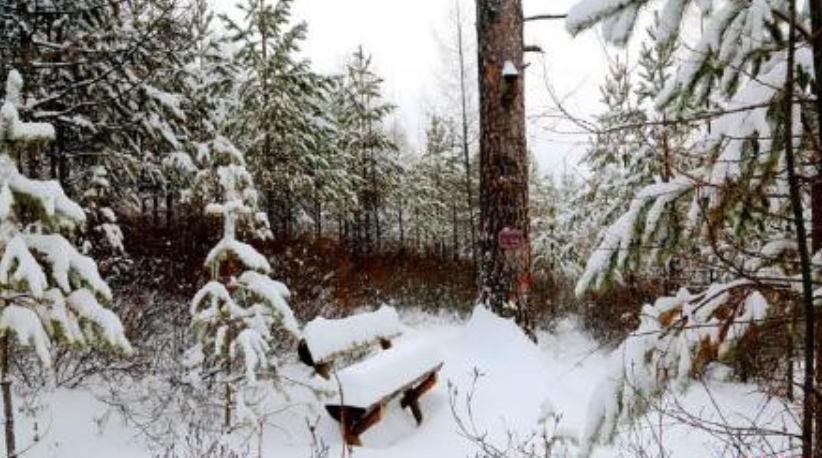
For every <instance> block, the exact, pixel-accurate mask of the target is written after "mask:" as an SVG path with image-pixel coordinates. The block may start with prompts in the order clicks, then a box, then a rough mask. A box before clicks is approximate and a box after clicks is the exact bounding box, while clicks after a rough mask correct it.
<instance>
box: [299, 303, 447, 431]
mask: <svg viewBox="0 0 822 458" xmlns="http://www.w3.org/2000/svg"><path fill="white" fill-rule="evenodd" d="M401 334H402V325H401V323H400V321H399V318H398V317H397V312H396V311H395V310H394V309H393V308H391V307H382V308H380V309H379V310H378V311H376V312H372V313H365V314H360V315H355V316H351V317H348V318H343V319H339V320H327V319H324V318H318V319H316V320H314V321H312V322H310V323H308V324H307V325H306V327H305V329H304V331H303V340H302V342H300V348H299V354H300V360H301V361H303V362H304V363H306V364H308V365H310V366H313V367H314V369H315V372H316V373H317V374H319V375H320V376H322V377H324V378H326V379H328V378H330V375H331V374H330V370H331V369H332V368H333V364H334V362H335V360H337V359H340V358H342V357H348V356H350V355H352V354H357V353H362V352H363V351H365V350H367V349H369V348H372V347H376V346H377V345H379V346H380V347H382V349H383V350H382V351H380V352H378V353H376V354H374V355H372V356H370V357H367V358H365V359H363V360H361V361H359V362H356V363H354V364H351V365H349V366H347V367H345V368H342V369H339V370H337V371H336V373H335V377H334V379H335V382H336V384H337V387H338V390H339V392H338V393H337V395H336V396H335V398H334V399H332V400H331V401H330V402H329V403H328V404H326V410H328V413H329V414H330V415H331V417H332V418H334V419H335V420H337V421H338V422H340V424H341V426H342V430H343V435H344V439H345V442H346V443H347V444H350V445H359V444H360V439H359V436H360V435H361V434H362V433H363V432H365V431H366V430H367V429H368V428H370V427H371V426H373V425H374V424H376V423H377V422H379V421H380V419H381V418H382V413H383V409H384V408H385V407H386V405H387V404H388V403H389V402H390V401H392V400H393V399H395V398H397V397H400V396H401V399H400V406H402V408H406V407H407V408H410V409H411V413H412V414H413V415H414V419H415V420H416V421H417V424H420V423H421V422H422V411H421V410H420V406H419V398H420V397H421V396H422V395H423V394H424V393H425V392H426V391H428V390H429V389H431V388H432V387H433V386H434V385H435V384H436V382H437V373H438V372H439V370H440V369H441V368H442V364H443V363H442V358H441V357H440V356H439V352H438V351H437V349H436V348H434V347H433V346H431V345H430V344H428V343H427V342H423V341H419V340H416V341H413V340H412V341H407V342H403V343H402V344H399V345H392V344H391V340H392V339H394V338H396V337H398V336H400V335H401Z"/></svg>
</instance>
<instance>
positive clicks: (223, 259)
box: [185, 137, 300, 430]
mask: <svg viewBox="0 0 822 458" xmlns="http://www.w3.org/2000/svg"><path fill="white" fill-rule="evenodd" d="M203 159H204V160H205V161H207V163H208V164H209V165H210V166H211V171H212V176H214V177H216V179H217V183H216V185H217V188H218V189H217V191H218V192H217V194H216V196H215V201H213V202H212V203H210V204H208V206H207V207H206V212H207V213H209V214H212V215H216V216H219V217H221V218H222V220H223V236H222V239H221V240H220V241H219V243H218V244H217V245H216V246H215V247H214V248H213V249H212V250H211V251H210V252H209V254H208V257H207V258H206V263H205V265H206V267H207V269H208V272H209V276H210V278H211V280H210V281H209V282H208V283H207V284H206V285H204V286H203V287H202V288H201V289H200V290H199V291H198V292H197V294H196V295H195V296H194V298H193V300H192V302H191V317H192V323H191V328H192V331H193V334H194V339H195V342H196V343H195V345H194V346H193V347H192V348H191V349H190V350H189V351H188V352H187V353H186V357H185V360H186V365H187V366H189V367H190V368H191V369H192V370H191V372H190V374H189V379H190V380H191V381H192V382H193V383H195V384H198V383H199V382H203V381H204V382H206V383H207V386H209V387H212V388H214V389H216V390H222V402H221V405H222V408H223V425H224V427H225V429H226V430H229V429H230V428H231V427H232V426H234V425H236V424H243V425H246V426H257V425H258V423H257V420H256V419H255V417H254V413H253V410H252V409H251V407H252V406H250V405H248V404H249V403H247V402H246V399H245V393H246V390H247V389H253V388H255V387H256V386H257V381H258V377H260V376H261V375H266V376H272V375H275V369H276V357H275V356H274V354H273V351H274V349H275V347H276V343H277V335H278V333H279V331H280V330H285V331H287V332H288V333H291V334H292V335H294V336H295V337H299V335H300V329H299V326H298V324H297V321H296V319H295V318H294V314H293V312H292V311H291V308H290V307H289V305H288V298H289V291H288V289H287V288H286V286H285V285H284V284H282V283H280V282H279V281H276V280H273V279H271V278H269V277H268V274H269V273H270V272H271V266H270V265H269V263H268V261H267V260H266V258H265V257H264V256H263V255H262V254H260V253H259V252H258V251H257V250H255V249H254V248H253V247H252V246H251V245H248V244H246V243H243V242H241V241H240V240H239V236H240V234H241V232H242V231H243V229H246V231H248V230H249V229H251V230H252V231H258V230H259V229H260V228H262V229H263V230H264V231H267V230H268V228H267V220H266V216H265V214H263V213H260V212H257V211H256V208H257V201H258V196H257V191H256V190H255V188H254V184H253V179H252V177H251V174H250V173H249V172H248V170H247V169H246V163H245V159H244V158H243V156H242V154H241V153H240V152H239V151H238V150H237V149H236V148H234V147H233V146H232V145H231V144H230V143H229V142H227V141H225V139H222V138H219V137H218V138H217V139H215V140H214V141H213V142H211V144H210V145H209V149H208V154H207V156H206V157H204V158H203Z"/></svg>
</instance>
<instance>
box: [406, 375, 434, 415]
mask: <svg viewBox="0 0 822 458" xmlns="http://www.w3.org/2000/svg"><path fill="white" fill-rule="evenodd" d="M436 383H437V373H436V372H432V373H431V374H430V375H429V376H428V377H426V378H425V380H423V381H422V382H421V383H420V384H419V385H417V386H416V387H415V388H411V389H410V390H408V391H406V392H405V393H404V394H403V396H402V399H401V400H400V406H401V407H402V408H403V409H404V408H406V407H409V408H410V409H411V413H412V414H413V415H414V420H416V421H417V425H420V424H421V423H422V410H420V403H419V399H420V397H421V396H422V395H423V394H424V393H425V392H426V391H428V390H430V389H431V388H432V387H433V386H434V385H436Z"/></svg>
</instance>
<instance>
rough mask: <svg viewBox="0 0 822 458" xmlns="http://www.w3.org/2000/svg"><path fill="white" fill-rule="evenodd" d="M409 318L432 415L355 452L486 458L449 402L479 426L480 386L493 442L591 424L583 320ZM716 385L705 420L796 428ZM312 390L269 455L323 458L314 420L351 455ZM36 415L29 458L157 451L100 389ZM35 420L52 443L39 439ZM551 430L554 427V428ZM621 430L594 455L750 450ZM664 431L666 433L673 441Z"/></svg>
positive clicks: (687, 398)
mask: <svg viewBox="0 0 822 458" xmlns="http://www.w3.org/2000/svg"><path fill="white" fill-rule="evenodd" d="M402 319H403V322H404V323H405V324H406V325H408V327H409V329H408V331H407V332H406V335H405V337H403V338H408V339H421V338H422V339H427V340H429V341H431V342H432V344H435V345H436V346H437V347H438V348H439V349H440V350H441V351H442V354H443V356H444V358H445V366H444V367H443V369H442V372H441V377H440V382H439V383H438V384H437V386H436V387H435V388H434V389H433V390H432V391H430V392H429V393H427V394H426V395H425V396H424V397H423V398H422V401H421V406H422V410H423V414H424V416H425V420H424V421H423V423H422V425H421V426H420V427H417V426H416V424H415V422H414V420H413V418H412V416H411V415H410V413H409V412H407V411H402V410H401V409H400V408H399V406H398V405H394V406H393V408H392V409H390V410H389V412H388V415H387V416H386V418H384V419H383V420H382V421H381V422H380V423H378V424H377V425H376V426H375V427H373V428H372V429H371V430H369V431H367V432H366V433H365V434H364V435H363V436H362V440H363V447H360V448H356V449H355V450H354V456H356V457H361V458H371V457H375V458H376V457H380V458H385V457H392V458H405V457H409V458H410V457H467V456H475V453H476V452H477V448H476V446H475V444H473V443H472V442H471V441H469V440H467V439H466V438H465V437H463V435H461V434H460V429H459V428H458V425H457V422H456V420H455V417H454V413H453V412H452V409H451V403H450V402H449V400H450V399H451V398H452V397H453V399H454V400H455V405H456V411H457V414H458V415H459V416H460V418H462V419H463V420H466V423H468V424H470V422H469V421H468V420H470V418H469V415H468V414H467V411H466V396H467V395H468V394H469V393H471V392H472V386H473V397H472V398H471V399H472V401H471V403H470V404H471V407H472V413H473V414H472V416H471V418H473V421H474V424H475V425H476V431H477V432H478V433H485V432H487V433H488V436H487V438H488V440H489V441H491V442H492V443H494V444H496V445H497V446H499V447H502V448H504V447H505V445H506V443H507V440H508V433H509V432H510V433H514V435H515V436H518V437H520V438H524V437H526V436H527V435H528V434H529V433H531V432H533V431H535V430H536V429H537V428H539V427H540V424H539V419H540V417H541V412H543V411H544V409H545V408H546V407H549V406H552V407H553V409H552V410H553V411H554V412H556V413H557V414H558V415H559V416H561V419H560V428H562V430H563V431H566V432H578V431H580V430H582V427H583V425H584V422H585V417H586V411H587V404H588V399H589V398H590V396H591V394H592V391H593V390H594V387H595V385H596V382H597V381H598V379H599V378H600V377H601V376H602V374H603V373H604V368H605V367H606V361H607V350H606V349H601V348H599V347H598V345H597V343H596V342H594V341H593V340H592V339H590V338H588V337H587V336H585V335H584V334H583V333H581V332H580V331H579V330H578V327H577V326H575V324H574V322H573V321H572V320H567V321H563V322H561V323H560V324H559V325H558V326H557V328H556V330H555V331H554V332H552V333H542V335H541V336H540V343H539V345H538V346H537V345H534V344H533V343H531V342H530V341H529V340H528V339H527V338H526V337H525V336H524V335H523V334H522V333H521V332H520V331H519V330H518V329H517V327H516V326H515V325H514V324H513V323H511V322H510V321H507V320H503V319H500V318H497V317H496V316H494V315H492V314H490V313H488V312H486V311H484V310H477V311H475V313H474V316H473V317H472V318H471V319H470V320H468V321H467V322H459V321H458V320H455V319H452V318H447V317H442V316H430V315H426V314H422V313H412V314H408V313H405V314H403V316H402ZM286 372H287V373H288V376H289V377H291V378H294V379H299V378H300V377H308V376H309V371H308V370H307V369H306V368H303V367H302V366H299V365H297V364H295V365H294V366H289V367H288V368H287V371H286ZM721 372H722V371H715V376H716V378H720V379H721V375H722V374H721ZM477 374H479V375H478V376H477ZM475 381H476V383H475V384H474V382H475ZM706 386H710V390H707V388H706ZM706 386H703V385H702V384H699V383H695V384H694V385H693V386H692V387H691V388H690V389H689V390H688V391H686V392H685V393H684V394H681V395H679V396H677V400H678V401H679V402H680V403H681V404H682V405H683V406H684V407H685V408H686V409H687V410H688V411H690V412H692V413H694V414H699V415H701V416H703V421H704V419H709V418H714V419H717V418H719V417H718V414H719V412H720V411H721V413H722V415H723V416H724V418H725V420H727V421H728V422H731V423H736V424H739V425H742V426H744V425H747V424H750V423H752V424H756V425H758V426H769V427H771V428H773V429H776V430H783V429H788V430H795V428H796V426H795V424H791V423H790V422H789V421H788V420H785V418H788V416H787V415H785V414H784V412H783V408H782V406H781V404H780V403H779V402H777V401H769V400H768V399H767V398H766V397H765V396H764V395H762V394H761V393H759V392H758V391H757V390H755V389H754V387H752V386H746V385H740V384H736V383H727V382H722V381H721V380H712V381H711V382H710V383H709V384H707V385H706ZM449 387H453V388H452V389H450V390H449ZM303 391H305V393H302V394H300V393H301V392H300V391H299V390H297V391H295V394H294V396H293V397H292V399H291V400H290V402H291V405H290V407H289V408H286V409H284V410H282V411H281V412H280V413H278V414H276V415H273V416H271V417H270V418H269V422H270V423H271V424H272V426H270V427H268V428H267V429H266V430H265V431H264V434H263V435H262V441H263V443H262V450H263V456H271V457H275V456H276V457H306V458H308V457H310V456H312V455H311V449H312V435H311V433H310V431H309V428H308V426H307V425H308V424H309V423H313V422H315V421H316V422H317V423H316V425H317V426H316V431H315V437H316V440H317V441H318V442H321V443H324V444H326V445H327V446H328V447H329V456H332V457H334V456H342V455H341V453H342V445H341V440H340V438H339V433H338V429H337V425H336V423H334V422H333V421H332V420H331V419H330V418H329V417H328V416H327V415H326V414H325V412H324V409H323V408H322V403H321V402H320V401H317V400H316V399H313V397H311V396H308V394H307V391H306V390H303ZM454 394H456V396H455V397H454ZM546 400H549V402H547V403H546V402H545V401H546ZM669 405H670V404H669ZM718 407H720V408H721V409H718ZM36 418H37V421H36V422H35V421H34V420H32V419H31V418H29V419H24V420H22V419H21V422H20V423H21V424H20V425H19V426H18V431H19V435H20V437H21V440H20V445H21V446H22V447H28V451H27V452H26V453H25V454H23V455H22V456H28V457H43V458H47V457H71V458H74V457H115V456H116V457H118V458H132V457H134V458H138V457H139V458H150V457H152V456H153V455H152V453H151V452H149V451H147V447H146V446H145V444H144V442H143V439H142V438H141V436H140V434H139V433H138V432H137V430H136V429H134V428H132V427H130V426H129V425H128V423H127V422H125V421H124V420H123V419H122V418H120V417H119V415H118V414H117V413H116V412H113V411H111V410H109V409H107V407H106V405H105V404H104V403H102V402H100V401H98V400H97V398H96V397H95V395H94V394H93V393H91V392H90V391H88V390H83V391H68V390H59V391H57V392H56V393H54V394H53V395H51V397H50V402H48V403H46V408H45V409H43V411H41V412H39V413H38V415H37V416H36ZM35 423H36V424H37V431H38V434H39V435H40V436H41V439H40V440H39V441H38V442H37V443H35V444H34V445H32V443H31V438H32V436H33V433H34V424H35ZM548 423H551V422H548ZM704 424H706V425H707V424H708V423H707V422H705V423H704ZM543 427H547V428H548V429H549V430H553V426H543ZM620 434H621V437H622V439H621V440H618V441H617V442H616V444H614V445H612V446H608V447H604V448H598V449H596V451H595V453H594V457H597V458H601V457H611V456H637V455H638V452H636V450H633V449H632V448H631V447H632V444H634V445H635V444H642V445H643V446H644V447H645V448H646V450H648V456H663V455H664V456H673V457H682V458H693V457H720V456H737V455H738V453H736V452H735V449H734V448H733V447H734V444H733V443H731V444H727V443H725V442H723V441H722V440H720V439H718V438H716V437H714V436H713V435H711V434H710V433H709V432H706V431H699V430H697V429H695V428H693V427H691V426H688V425H687V424H685V423H684V422H682V421H675V420H673V419H671V418H659V417H658V416H651V417H649V419H648V420H647V421H641V422H639V423H638V424H637V426H634V427H627V426H623V427H621V428H620ZM656 438H661V444H662V445H660V441H658V440H656ZM258 440H259V437H255V438H254V439H253V440H252V442H253V443H252V444H250V448H251V449H252V450H253V451H255V453H253V454H252V455H251V456H256V451H257V450H258V444H257V442H256V441H258ZM774 443H778V441H776V442H774ZM736 445H739V444H736ZM769 456H772V455H770V454H769Z"/></svg>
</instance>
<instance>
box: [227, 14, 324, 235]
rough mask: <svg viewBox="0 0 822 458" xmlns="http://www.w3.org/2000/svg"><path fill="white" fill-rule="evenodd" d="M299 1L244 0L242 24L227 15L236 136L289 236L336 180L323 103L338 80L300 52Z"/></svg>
mask: <svg viewBox="0 0 822 458" xmlns="http://www.w3.org/2000/svg"><path fill="white" fill-rule="evenodd" d="M292 3H293V0H278V1H276V2H271V1H267V0H248V1H246V2H244V3H242V4H241V5H239V7H240V9H241V11H242V12H243V15H242V17H243V20H242V21H239V22H238V21H234V20H232V19H231V18H228V17H226V16H223V19H224V22H225V24H226V28H227V30H228V33H229V38H230V40H231V41H232V42H233V43H234V45H235V46H236V47H237V48H238V52H237V55H236V65H237V66H238V67H239V69H240V75H241V86H240V92H239V106H238V107H237V112H236V113H234V114H233V115H232V117H233V119H232V121H233V122H232V123H231V132H232V135H231V136H230V137H229V138H230V139H231V140H232V141H233V142H234V143H235V144H236V145H238V147H240V148H241V149H243V150H244V151H246V156H247V158H248V161H249V164H251V165H252V166H253V167H252V172H253V173H254V174H255V179H256V182H257V184H258V186H259V188H260V190H261V194H262V196H263V202H262V203H263V205H264V207H265V209H266V212H267V213H268V214H269V216H270V217H271V218H272V221H274V222H275V224H276V225H277V231H278V232H279V233H282V234H284V235H291V234H293V233H294V232H295V231H296V226H297V224H298V223H300V222H303V221H305V220H307V219H310V217H308V218H302V217H301V216H303V215H308V214H310V213H311V209H312V208H313V207H314V206H315V203H316V202H315V200H316V199H315V197H316V193H317V191H318V189H320V190H322V189H323V188H324V187H325V186H330V185H332V184H333V183H334V182H335V178H336V177H334V176H333V175H334V171H333V170H332V169H331V167H330V165H331V164H333V162H332V161H328V157H329V154H330V153H331V152H332V150H331V149H330V148H329V144H330V137H331V135H332V133H331V132H329V127H330V125H329V122H328V120H327V117H326V114H325V108H326V106H325V105H324V102H323V101H324V100H325V99H327V94H328V91H329V89H330V87H331V84H332V81H331V79H330V78H327V77H324V76H322V75H319V74H317V73H315V72H314V71H313V70H312V69H311V66H310V62H309V61H307V60H305V59H303V58H301V57H300V56H298V51H299V47H300V44H301V43H302V41H303V40H304V39H305V33H306V25H305V24H304V23H298V24H296V25H292V23H291V22H292V16H291V8H292ZM325 178H328V179H327V180H326V179H325ZM323 192H325V191H323ZM332 194H333V193H332Z"/></svg>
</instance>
